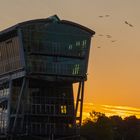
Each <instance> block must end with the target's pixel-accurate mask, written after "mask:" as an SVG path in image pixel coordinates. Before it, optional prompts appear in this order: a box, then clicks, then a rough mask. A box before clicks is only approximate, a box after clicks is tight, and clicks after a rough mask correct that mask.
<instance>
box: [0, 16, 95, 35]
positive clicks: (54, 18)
mask: <svg viewBox="0 0 140 140" xmlns="http://www.w3.org/2000/svg"><path fill="white" fill-rule="evenodd" d="M38 22H45V23H46V22H48V23H54V22H59V23H61V24H69V25H71V26H75V27H78V28H81V29H82V30H85V31H86V32H88V33H90V34H91V35H94V34H95V32H94V31H93V30H91V29H89V28H87V27H85V26H83V25H80V24H78V23H75V22H72V21H67V20H60V19H59V17H58V16H57V15H53V16H50V17H48V18H44V19H34V20H29V21H24V22H21V23H18V24H16V25H14V26H12V27H10V28H7V29H5V30H3V31H1V32H0V35H2V34H5V33H8V32H12V31H14V30H16V29H17V28H18V27H21V26H23V25H26V24H32V23H38Z"/></svg>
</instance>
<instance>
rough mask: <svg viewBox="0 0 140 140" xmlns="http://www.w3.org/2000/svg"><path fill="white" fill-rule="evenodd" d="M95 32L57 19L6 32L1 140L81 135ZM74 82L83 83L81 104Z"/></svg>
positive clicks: (1, 46) (0, 55)
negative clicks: (83, 107)
mask: <svg viewBox="0 0 140 140" xmlns="http://www.w3.org/2000/svg"><path fill="white" fill-rule="evenodd" d="M94 34H95V32H94V31H92V30H90V29H88V28H86V27H84V26H82V25H79V24H77V23H74V22H71V21H66V20H60V19H59V18H58V17H57V16H56V15H54V16H52V17H49V18H47V19H36V20H30V21H26V22H22V23H19V24H17V25H15V26H12V27H10V28H8V29H6V30H4V31H2V32H0V60H1V61H0V135H1V138H2V137H3V138H4V137H5V138H9V137H10V138H13V139H14V138H15V137H16V138H17V137H20V138H21V137H22V138H24V137H30V138H36V139H41V138H46V139H48V140H50V139H59V138H64V139H77V138H78V137H79V131H78V129H79V128H80V125H81V120H82V106H83V96H84V82H85V81H86V79H87V75H86V73H87V67H88V58H89V50H90V42H91V37H92V36H93V35H94ZM74 83H78V84H79V86H78V93H77V99H76V104H75V103H74V90H73V84H74ZM77 112H79V113H77Z"/></svg>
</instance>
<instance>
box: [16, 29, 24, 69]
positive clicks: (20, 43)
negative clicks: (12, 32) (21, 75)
mask: <svg viewBox="0 0 140 140" xmlns="http://www.w3.org/2000/svg"><path fill="white" fill-rule="evenodd" d="M18 37H19V45H20V48H19V49H20V61H21V63H22V67H24V68H25V57H24V46H23V42H22V33H21V29H18Z"/></svg>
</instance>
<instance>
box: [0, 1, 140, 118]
mask: <svg viewBox="0 0 140 140" xmlns="http://www.w3.org/2000/svg"><path fill="white" fill-rule="evenodd" d="M54 14H57V15H58V16H59V17H60V19H65V20H69V21H74V22H76V23H79V24H81V25H84V26H86V27H88V28H90V29H92V30H94V31H95V32H96V34H95V36H94V37H93V38H92V40H91V42H92V43H91V49H90V55H89V65H88V72H87V74H88V75H87V76H88V79H87V81H86V82H85V94H84V112H83V119H84V118H85V117H87V116H88V115H89V112H91V111H92V110H95V111H99V112H102V113H105V114H106V115H107V116H110V115H119V116H121V117H123V118H124V117H126V116H130V115H136V116H137V117H139V118H140V37H139V34H140V0H114V1H113V0H107V1H106V0H70V1H68V0H58V1H56V0H29V1H27V0H22V1H19V0H11V1H10V0H0V17H1V18H0V30H3V29H5V28H8V27H10V26H11V25H15V24H16V23H20V22H23V21H27V20H31V19H40V18H46V17H49V16H52V15H54ZM74 94H75V95H76V94H77V92H75V93H74Z"/></svg>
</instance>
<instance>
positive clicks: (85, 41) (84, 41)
mask: <svg viewBox="0 0 140 140" xmlns="http://www.w3.org/2000/svg"><path fill="white" fill-rule="evenodd" d="M86 45H87V40H83V42H82V46H83V49H85V48H86Z"/></svg>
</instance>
